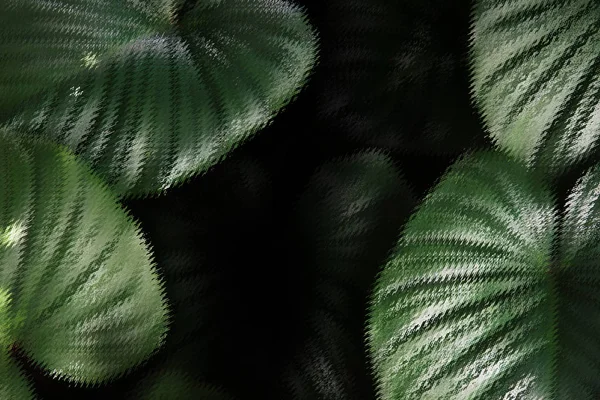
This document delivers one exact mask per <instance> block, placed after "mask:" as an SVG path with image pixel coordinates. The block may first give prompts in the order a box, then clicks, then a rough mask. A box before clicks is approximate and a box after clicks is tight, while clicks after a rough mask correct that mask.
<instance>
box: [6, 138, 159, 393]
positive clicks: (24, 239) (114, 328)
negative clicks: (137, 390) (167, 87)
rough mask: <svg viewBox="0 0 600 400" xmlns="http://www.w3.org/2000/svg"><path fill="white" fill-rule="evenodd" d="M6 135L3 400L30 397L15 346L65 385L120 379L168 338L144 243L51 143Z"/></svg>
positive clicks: (84, 172) (94, 183)
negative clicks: (13, 355)
mask: <svg viewBox="0 0 600 400" xmlns="http://www.w3.org/2000/svg"><path fill="white" fill-rule="evenodd" d="M10 136H11V135H10V134H6V133H5V134H4V135H3V136H1V137H0V176H2V184H1V185H0V230H1V232H2V233H1V234H0V265H2V268H1V269H0V290H1V293H2V302H1V305H0V307H1V313H2V316H1V318H2V320H1V326H0V333H1V337H2V340H1V341H0V343H1V344H2V351H1V352H0V353H2V366H0V370H1V371H3V375H2V376H1V377H0V381H1V382H2V385H3V386H0V389H2V390H4V393H8V394H10V395H8V394H7V396H6V397H4V396H3V397H2V398H14V399H21V398H27V397H25V394H24V393H25V387H26V384H25V383H24V381H23V378H22V377H20V378H19V377H18V375H17V374H16V368H17V367H16V365H12V363H13V360H11V359H9V358H8V355H9V350H10V347H11V346H12V345H15V344H16V345H18V346H19V347H20V348H22V349H23V350H24V351H25V353H26V354H27V356H28V357H29V358H31V359H32V360H33V361H34V362H35V363H36V364H38V365H40V366H41V367H42V368H44V369H46V370H48V371H50V372H51V374H52V375H54V376H57V377H59V378H63V379H66V380H69V381H73V382H76V383H79V384H88V385H93V384H96V383H99V382H101V381H106V380H109V379H112V378H116V377H118V376H121V375H123V374H124V373H126V372H127V371H129V370H130V369H131V368H133V367H135V366H137V365H138V364H140V363H141V362H142V361H144V360H145V359H146V358H148V356H150V355H151V354H152V353H153V352H154V351H155V350H156V349H157V348H158V347H159V346H160V345H161V344H162V342H163V341H164V338H165V334H166V329H167V328H166V323H167V317H168V315H167V308H166V304H165V299H164V295H163V286H162V282H161V280H160V279H159V278H158V275H157V272H156V271H155V266H154V263H153V260H152V256H151V254H150V251H149V248H148V245H147V243H146V241H145V239H144V237H143V236H142V235H141V232H140V230H139V228H138V227H137V225H136V224H135V223H134V222H133V221H132V219H131V218H130V217H129V216H128V215H127V214H126V213H125V212H124V210H123V209H122V208H121V207H120V205H119V204H118V203H117V199H116V196H115V195H114V194H113V193H112V192H111V191H110V190H109V188H108V187H107V186H106V184H104V183H103V182H102V181H101V180H100V179H99V178H97V177H96V176H95V175H94V174H93V173H92V172H91V170H90V169H89V167H87V166H86V165H85V164H82V163H81V162H80V161H78V160H77V159H76V158H75V157H74V156H73V155H72V154H71V153H70V152H68V151H66V150H65V149H63V148H61V147H58V146H56V145H54V144H51V143H47V142H46V141H41V140H35V141H32V140H22V141H19V142H18V143H17V142H15V141H14V140H13V139H10ZM17 391H20V392H19V393H21V394H17ZM4 393H3V394H4Z"/></svg>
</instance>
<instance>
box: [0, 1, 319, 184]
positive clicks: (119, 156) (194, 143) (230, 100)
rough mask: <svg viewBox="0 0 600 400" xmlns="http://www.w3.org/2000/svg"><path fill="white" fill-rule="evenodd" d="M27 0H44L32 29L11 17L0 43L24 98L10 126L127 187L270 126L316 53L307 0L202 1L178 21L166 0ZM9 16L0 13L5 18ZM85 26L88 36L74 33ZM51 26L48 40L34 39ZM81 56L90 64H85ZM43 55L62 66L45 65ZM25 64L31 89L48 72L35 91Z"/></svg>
mask: <svg viewBox="0 0 600 400" xmlns="http://www.w3.org/2000/svg"><path fill="white" fill-rule="evenodd" d="M30 3H31V2H28V1H26V0H21V1H17V2H15V5H14V6H13V8H14V9H16V10H17V11H13V13H23V12H24V11H22V10H27V12H31V13H32V12H33V11H31V10H35V12H38V13H42V11H40V10H43V16H40V17H39V18H33V17H30V18H26V19H25V20H26V21H29V24H27V25H26V26H28V27H29V28H28V29H31V30H32V31H31V32H29V33H27V34H26V36H23V35H25V33H22V32H21V28H20V25H16V26H14V25H9V27H8V28H4V29H5V30H7V32H6V35H7V37H10V38H11V40H9V41H7V42H5V41H3V42H2V43H0V72H2V79H3V80H2V82H4V80H6V82H9V83H6V84H5V86H6V90H7V92H8V93H13V92H15V93H17V94H16V95H15V96H18V97H19V98H20V99H25V100H27V103H28V104H26V105H24V106H23V107H24V111H23V112H19V113H17V114H15V115H14V116H12V118H10V119H9V120H8V121H7V126H10V127H12V129H13V131H17V130H18V131H19V133H20V134H22V135H42V136H45V137H48V138H51V139H52V140H54V141H56V142H58V143H61V144H64V145H66V146H68V147H69V148H70V149H71V150H73V151H74V152H75V153H76V154H77V155H79V156H80V157H82V158H83V159H84V160H86V161H88V162H89V163H90V164H91V165H92V166H93V168H94V170H96V171H97V172H98V173H99V174H100V175H101V176H102V177H103V178H104V179H105V180H106V181H107V182H108V183H109V184H110V185H111V186H113V188H114V189H115V190H116V191H117V193H118V194H120V195H131V196H142V195H145V194H148V193H153V192H156V191H162V190H165V189H167V188H168V187H171V186H173V185H176V184H178V183H180V182H182V181H185V180H186V179H187V178H189V177H190V176H192V175H194V174H198V173H202V172H204V171H206V170H207V169H208V168H209V167H210V166H212V165H214V164H215V163H217V162H218V161H219V160H220V159H222V158H223V157H224V156H225V155H226V154H227V153H228V152H229V151H230V150H231V149H233V148H234V147H235V146H237V145H238V144H240V143H241V142H242V141H243V140H244V139H245V138H247V137H248V136H249V135H250V134H252V133H254V132H256V131H257V130H259V129H260V128H262V127H264V126H265V125H266V124H267V123H268V122H269V121H270V119H271V118H272V117H273V116H274V114H275V113H276V112H278V111H279V110H280V109H281V108H282V107H284V106H285V105H286V104H287V103H288V102H289V101H290V99H291V98H292V97H293V96H294V95H295V94H296V92H297V91H298V90H299V89H300V88H301V87H302V85H303V84H304V81H305V79H306V77H307V75H308V73H309V71H310V70H311V68H312V66H313V64H314V63H315V58H316V36H315V34H314V32H313V31H312V29H311V27H310V26H309V24H308V23H307V21H306V18H305V15H304V13H303V11H301V10H300V9H299V8H298V7H296V6H293V5H290V4H289V3H286V2H284V1H282V0H276V1H267V0H222V1H219V2H211V3H210V4H207V3H206V2H204V1H201V2H199V3H198V4H199V5H198V6H196V7H194V8H192V9H191V10H188V11H187V12H185V13H183V15H182V16H181V18H180V19H179V20H177V21H172V20H171V19H172V18H174V17H173V15H174V14H173V12H171V11H169V12H167V11H164V12H159V11H160V10H162V9H163V8H164V7H163V8H160V7H159V8H157V10H156V12H151V9H150V6H149V5H143V3H139V2H137V1H136V2H134V1H133V0H131V3H121V2H118V3H117V2H115V1H112V0H111V1H108V0H105V1H98V2H94V1H92V0H78V1H75V0H70V1H67V0H62V1H61V2H58V3H52V4H46V5H44V6H42V5H37V6H33V5H31V4H30ZM67 3H75V4H77V7H75V8H73V7H74V6H73V7H71V8H72V9H70V8H69V7H67V6H66V4H67ZM134 3H135V4H136V6H135V7H133V6H132V5H130V4H134ZM86 6H89V7H90V11H89V12H87V14H86V13H83V11H81V10H84V9H86V8H85V7H86ZM101 7H104V8H101ZM157 7H158V6H157ZM167 8H168V7H167ZM172 8H173V7H171V8H168V9H169V10H171V9H172ZM65 10H66V11H65ZM69 10H70V11H69ZM73 10H80V11H81V13H75V12H74V11H73ZM94 10H97V11H94ZM94 12H95V13H94ZM74 13H75V17H70V15H72V14H74ZM148 13H150V15H148ZM97 14H98V15H97ZM155 14H156V15H157V16H156V18H153V16H155ZM14 17H15V16H14V15H12V14H7V15H6V16H5V14H2V16H1V17H0V25H1V24H3V23H4V20H5V19H9V18H14ZM159 17H160V18H159ZM72 18H75V20H76V22H77V24H79V25H77V24H75V22H72V21H71V19H72ZM88 19H90V20H91V22H90V21H88ZM104 20H110V21H111V22H110V23H109V25H108V26H104V25H102V21H104ZM136 21H137V22H136ZM165 21H166V22H165ZM169 21H170V22H169ZM88 22H89V26H86V23H88ZM171 23H172V24H171ZM111 24H112V25H111ZM136 24H137V25H136ZM71 25H75V26H74V27H72V26H71ZM113 25H115V26H113ZM138 25H139V27H138ZM81 30H83V31H85V32H86V34H87V36H90V37H91V38H92V39H90V38H88V37H87V36H84V38H82V39H77V40H74V38H78V36H77V35H78V34H77V32H79V31H81ZM54 31H57V32H58V33H56V35H54ZM0 33H4V32H0ZM59 33H60V34H59ZM48 35H50V39H51V40H52V41H53V45H52V46H50V47H48V48H45V47H44V46H43V45H41V44H38V42H43V43H45V39H44V38H45V37H46V36H48ZM42 39H44V41H42ZM85 40H88V41H91V43H92V44H93V45H90V46H87V45H86V44H85V43H87V42H85ZM63 47H66V48H67V50H65V51H64V52H62V51H61V49H62V48H63ZM30 48H31V49H32V50H30ZM33 50H35V51H33ZM11 51H12V52H17V51H18V52H19V54H20V55H21V57H24V56H23V54H29V56H28V57H30V59H23V60H21V59H15V58H11V57H12V56H11V55H10V54H12V53H11ZM84 53H85V54H88V55H87V56H85V57H87V58H85V57H84ZM3 54H4V55H5V56H2V55H3ZM82 57H84V58H85V60H87V61H86V62H87V64H88V65H90V66H89V67H88V68H84V67H78V65H79V64H81V63H82V62H83V61H82ZM15 60H16V61H15ZM90 60H91V61H90ZM17 61H18V62H17ZM40 64H43V65H47V64H49V65H55V64H56V65H57V66H56V68H54V67H52V68H50V69H49V70H48V72H47V73H45V74H47V75H48V77H46V76H45V75H44V74H41V76H40V74H38V73H37V72H36V71H37V70H36V69H35V68H38V69H39V68H41V67H40ZM33 66H36V67H35V68H34V67H33ZM5 69H6V70H8V71H9V72H10V73H11V74H13V75H15V76H21V75H22V78H21V80H15V79H13V78H12V75H10V74H7V75H5V74H4V70H5ZM54 69H56V72H55V73H54V72H52V71H54ZM23 71H25V72H23ZM27 71H31V73H29V72H27ZM19 74H21V75H19ZM51 74H55V75H56V77H55V76H54V75H51ZM30 75H32V76H34V77H35V79H36V80H38V77H39V80H40V82H37V81H36V82H37V83H36V84H35V89H36V93H37V92H38V91H39V90H38V89H41V88H42V87H44V84H45V83H46V84H47V85H46V87H44V88H45V90H43V91H41V92H40V93H39V94H37V95H36V96H33V97H31V94H32V93H33V92H30V91H27V90H26V89H27V87H28V86H27V85H25V83H26V82H28V80H30V79H33V78H30ZM59 77H60V78H61V79H60V82H59V80H58V78H59ZM4 78H6V79H4ZM54 82H59V83H57V84H54ZM17 83H18V85H17ZM7 85H8V86H7ZM9 89H10V90H9ZM32 90H33V89H32ZM0 97H2V96H0ZM10 99H11V98H9V99H8V100H7V101H10Z"/></svg>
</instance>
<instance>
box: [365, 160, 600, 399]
mask: <svg viewBox="0 0 600 400" xmlns="http://www.w3.org/2000/svg"><path fill="white" fill-rule="evenodd" d="M540 182H542V180H541V178H540V176H539V175H537V174H536V173H534V172H531V171H528V170H527V168H526V166H525V165H524V164H520V163H516V162H514V161H512V160H510V159H508V158H507V157H506V156H505V155H500V154H494V153H479V154H476V155H473V156H470V157H468V158H466V159H463V160H461V161H460V162H459V163H458V164H457V165H455V166H454V167H453V168H452V169H451V170H450V172H448V173H447V174H446V175H445V176H444V178H443V179H442V180H441V182H440V183H439V185H438V186H437V187H435V189H434V190H433V191H432V192H431V193H430V194H429V195H428V197H427V198H426V199H425V201H424V202H423V204H422V205H421V207H420V209H419V210H418V211H417V213H416V214H414V215H413V217H412V218H411V220H410V221H409V223H408V225H407V227H406V229H405V232H404V236H403V238H402V240H401V242H400V243H399V244H398V247H397V249H396V252H395V255H394V256H393V257H392V258H391V259H390V261H389V262H388V264H387V265H386V267H385V269H384V271H383V272H382V274H381V276H380V277H379V280H378V284H377V288H376V291H375V294H374V296H373V303H372V309H371V317H370V338H371V345H372V352H373V356H374V360H375V364H376V367H377V371H378V376H379V390H380V393H381V397H382V399H399V398H402V399H440V398H444V399H461V400H462V399H506V398H528V399H529V398H532V399H533V398H535V399H538V398H540V399H542V398H543V399H592V398H597V396H598V395H599V394H600V385H599V384H598V380H597V377H598V376H599V374H600V365H599V364H598V362H597V359H598V356H599V355H600V341H599V340H598V334H599V333H600V326H599V325H598V322H597V321H598V320H599V319H598V318H599V315H598V310H600V299H599V298H598V295H597V292H598V288H599V284H600V281H599V278H600V270H599V269H598V268H596V264H597V259H598V250H597V249H598V248H599V247H600V237H599V234H598V229H597V227H598V223H599V222H600V214H599V211H598V208H599V206H600V204H598V193H600V168H598V167H596V168H595V169H594V170H592V171H590V172H588V174H586V175H585V176H584V178H583V179H582V180H581V181H580V182H579V183H578V184H577V185H576V187H575V188H574V189H573V191H572V192H571V195H570V197H569V201H568V203H567V210H566V212H565V215H564V222H562V224H560V222H559V221H561V220H560V219H559V218H557V215H558V213H557V212H556V210H555V206H554V204H553V200H552V195H551V193H550V192H549V191H548V189H547V188H545V187H544V186H543V185H542V184H541V183H540ZM558 232H561V233H560V235H559V234H558ZM553 243H554V244H558V247H556V248H555V247H553Z"/></svg>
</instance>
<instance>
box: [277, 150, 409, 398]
mask: <svg viewBox="0 0 600 400" xmlns="http://www.w3.org/2000/svg"><path fill="white" fill-rule="evenodd" d="M413 201H414V197H413V195H412V192H411V190H410V188H408V186H407V184H406V182H405V181H404V180H403V179H402V178H401V177H400V176H399V174H398V172H397V170H396V169H395V168H394V165H393V163H392V160H391V159H390V158H389V157H387V156H386V155H385V154H383V153H381V152H379V151H374V150H372V151H367V152H361V153H358V154H354V155H352V156H348V157H344V158H340V159H335V160H332V161H330V162H328V163H326V164H324V165H322V166H321V167H320V168H319V169H318V170H317V171H316V173H315V174H314V175H313V177H312V178H311V180H310V182H309V184H308V187H307V189H306V191H305V192H304V194H303V196H302V198H301V199H300V202H299V207H298V211H297V219H298V220H299V221H300V223H299V224H298V230H299V231H300V232H301V234H300V235H299V237H300V240H299V242H300V243H301V244H302V245H303V246H304V247H302V248H301V249H302V253H303V254H306V262H307V263H308V265H306V267H305V268H306V269H308V270H311V271H313V275H314V277H313V280H315V281H316V283H315V284H314V288H312V290H311V293H310V296H311V299H312V303H311V307H310V310H311V311H310V315H309V316H308V319H307V323H306V326H307V328H308V329H307V332H308V333H307V337H306V339H305V340H304V344H303V345H302V347H301V348H300V349H299V351H298V352H297V354H296V356H295V358H294V360H293V362H291V363H289V365H288V367H287V370H286V371H285V372H284V379H285V381H286V382H287V383H288V386H289V387H290V389H291V391H292V392H293V394H292V396H293V398H294V399H298V400H299V399H307V400H308V399H317V398H318V399H336V400H337V399H362V400H364V399H368V398H372V397H373V394H374V393H370V392H369V391H368V390H365V388H368V387H370V383H371V382H370V381H369V374H368V368H367V362H366V359H365V354H364V352H363V351H362V348H363V344H364V340H363V339H364V337H363V334H362V331H363V327H364V319H363V318H361V313H360V310H361V309H364V308H365V295H366V290H367V288H368V286H369V283H370V282H371V280H372V279H373V277H374V276H375V274H376V270H377V267H378V265H380V263H381V261H382V260H384V259H385V256H386V253H387V252H388V251H389V249H390V248H391V247H392V245H393V242H394V240H395V239H396V237H397V233H398V230H399V228H400V224H401V221H402V219H403V218H404V217H405V216H407V215H408V213H409V211H410V209H411V207H412V205H413Z"/></svg>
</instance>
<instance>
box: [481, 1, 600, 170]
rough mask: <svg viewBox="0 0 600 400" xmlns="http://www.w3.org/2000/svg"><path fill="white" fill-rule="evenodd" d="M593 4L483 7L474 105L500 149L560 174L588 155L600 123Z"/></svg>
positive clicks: (598, 42) (599, 41) (598, 18)
mask: <svg viewBox="0 0 600 400" xmlns="http://www.w3.org/2000/svg"><path fill="white" fill-rule="evenodd" d="M599 12H600V9H599V8H598V3H597V2H595V1H575V0H571V1H568V0H565V1H551V0H536V1H509V0H477V2H476V6H475V9H474V14H473V18H474V23H473V31H472V46H471V62H472V72H473V79H472V88H473V94H474V97H475V101H476V103H477V105H478V106H479V109H480V111H481V113H482V114H483V117H484V121H485V124H486V127H487V130H488V133H489V134H490V135H491V137H492V139H493V141H494V142H495V144H496V145H497V146H498V147H500V148H502V149H504V150H506V151H507V152H508V153H509V154H511V155H513V156H515V157H517V158H518V159H519V160H522V161H525V162H526V163H528V165H533V166H540V168H542V169H544V170H548V171H549V172H551V173H553V174H555V173H561V172H563V170H565V169H566V168H568V167H569V166H571V165H572V164H574V163H577V162H579V161H582V160H583V159H585V158H586V157H588V156H590V155H591V154H592V153H593V151H594V150H595V149H596V147H597V144H598V132H600V130H599V127H600V125H599V123H600V120H599V119H598V118H597V115H598V107H600V102H599V101H600V84H599V83H598V82H599V79H598V66H599V65H600V58H598V56H597V54H598V51H599V50H600V33H599V30H598V26H599V24H600V14H599Z"/></svg>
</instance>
